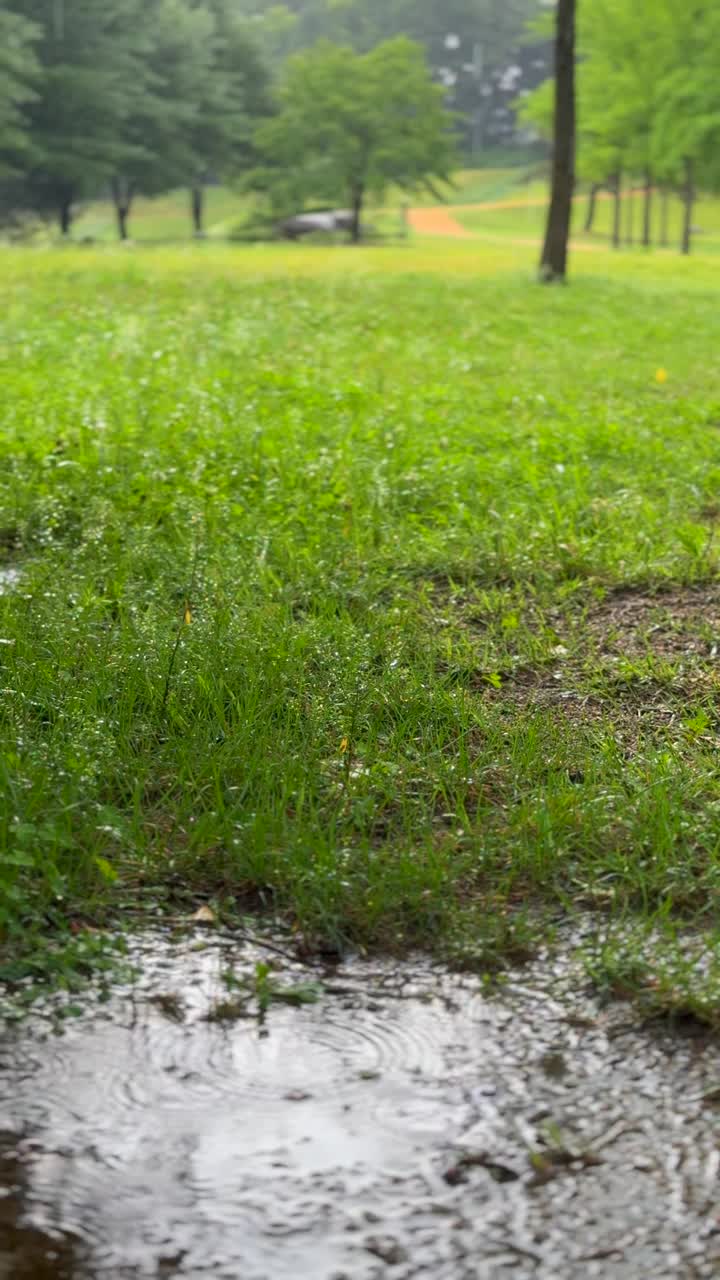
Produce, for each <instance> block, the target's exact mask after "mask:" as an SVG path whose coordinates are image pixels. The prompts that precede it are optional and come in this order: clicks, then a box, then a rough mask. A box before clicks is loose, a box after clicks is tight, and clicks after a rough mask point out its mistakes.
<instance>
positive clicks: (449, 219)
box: [408, 190, 637, 250]
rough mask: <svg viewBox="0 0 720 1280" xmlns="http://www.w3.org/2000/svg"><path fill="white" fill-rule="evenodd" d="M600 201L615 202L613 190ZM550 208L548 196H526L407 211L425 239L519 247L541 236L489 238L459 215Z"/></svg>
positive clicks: (576, 198)
mask: <svg viewBox="0 0 720 1280" xmlns="http://www.w3.org/2000/svg"><path fill="white" fill-rule="evenodd" d="M636 194H637V192H636V191H634V190H633V191H631V192H630V191H624V192H623V197H622V198H623V199H625V198H627V196H628V195H636ZM596 199H597V200H612V199H614V195H613V193H612V192H611V191H599V192H598V194H597V196H596ZM573 200H574V201H583V200H587V195H586V194H581V195H576V196H573ZM546 205H547V197H545V196H543V197H539V198H538V197H534V198H533V199H532V200H528V199H526V198H524V197H522V196H521V197H516V198H515V199H514V200H485V201H480V202H479V203H478V202H476V203H475V204H452V205H434V206H432V207H429V208H415V209H409V210H408V223H409V225H410V227H411V228H412V230H413V231H417V232H418V233H419V234H420V235H423V236H446V237H447V238H448V239H452V240H480V239H482V240H488V239H490V240H493V241H495V240H496V241H497V243H498V244H518V245H532V246H535V245H536V244H537V243H538V240H539V236H535V237H534V238H531V237H527V236H523V237H515V236H513V237H510V236H496V237H488V236H486V235H484V234H482V233H481V232H474V231H469V230H468V229H467V227H464V226H463V225H462V223H460V222H458V220H457V218H456V217H455V214H456V213H471V212H472V213H491V212H493V211H494V210H496V209H541V208H544V207H545V206H546ZM572 247H573V249H590V250H593V249H597V248H599V247H600V246H599V245H594V244H583V243H581V244H578V243H577V242H575V243H574V244H573V246H572Z"/></svg>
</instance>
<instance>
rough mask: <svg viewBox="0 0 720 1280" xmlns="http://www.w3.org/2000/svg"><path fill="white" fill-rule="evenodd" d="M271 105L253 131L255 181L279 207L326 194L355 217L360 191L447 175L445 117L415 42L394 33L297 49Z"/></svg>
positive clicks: (448, 121) (447, 120)
mask: <svg viewBox="0 0 720 1280" xmlns="http://www.w3.org/2000/svg"><path fill="white" fill-rule="evenodd" d="M279 106H280V109H279V111H278V113H277V115H276V116H274V117H273V118H272V119H271V120H269V121H268V122H267V124H265V125H264V126H262V128H261V130H260V133H259V135H258V147H259V149H260V152H261V154H262V156H263V157H264V158H265V161H266V165H267V168H266V169H265V170H264V171H263V172H261V173H260V174H259V175H258V181H259V183H260V184H261V185H268V186H269V188H270V190H271V191H273V192H274V196H275V204H276V205H278V206H280V207H282V206H283V205H285V206H286V208H285V211H286V212H291V211H292V206H290V208H288V207H287V205H288V202H289V201H290V200H291V199H292V202H293V203H297V202H300V204H301V207H302V201H303V200H305V199H309V198H315V199H325V200H328V201H332V202H334V203H347V205H348V206H349V207H350V208H351V209H352V210H353V212H354V214H355V216H356V220H359V216H360V211H361V209H362V206H363V203H364V201H365V198H366V195H368V194H372V195H374V196H376V197H380V196H382V194H383V192H384V191H385V189H386V187H387V186H388V184H389V183H391V182H393V183H395V184H397V185H398V186H401V187H405V188H408V189H412V188H414V187H417V186H419V185H420V184H422V183H426V182H428V181H429V180H431V179H432V178H433V177H435V178H439V179H441V178H447V177H448V176H449V170H450V166H451V162H452V154H453V153H452V145H451V140H450V129H451V117H450V116H449V114H448V113H447V112H446V111H445V109H444V107H443V93H442V90H441V89H440V88H439V87H438V86H437V85H435V84H433V82H432V80H431V78H430V75H429V72H428V69H427V65H426V62H425V59H424V55H423V52H422V49H421V48H420V46H419V45H416V44H414V43H413V42H412V41H410V40H407V39H405V38H403V37H398V38H397V39H395V40H389V41H386V42H385V43H384V44H381V45H378V46H377V48H375V49H373V50H372V52H370V53H366V54H362V55H358V54H355V53H353V51H352V50H351V49H349V48H343V47H341V46H338V45H332V44H329V43H321V44H319V45H317V47H316V48H314V49H311V50H309V51H308V52H307V53H301V54H297V55H296V56H295V57H294V58H292V59H291V60H290V62H289V63H288V67H287V74H286V78H285V81H284V83H283V85H282V87H281V89H280V94H279ZM356 230H357V221H356Z"/></svg>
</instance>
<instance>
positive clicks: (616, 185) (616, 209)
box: [612, 169, 622, 249]
mask: <svg viewBox="0 0 720 1280" xmlns="http://www.w3.org/2000/svg"><path fill="white" fill-rule="evenodd" d="M613 193H614V196H615V200H614V203H613V233H612V242H613V248H614V249H619V248H620V239H621V229H622V173H621V171H620V169H618V171H617V173H616V174H615V178H614V180H613Z"/></svg>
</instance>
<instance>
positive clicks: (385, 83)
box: [0, 0, 720, 251]
mask: <svg viewBox="0 0 720 1280" xmlns="http://www.w3.org/2000/svg"><path fill="white" fill-rule="evenodd" d="M577 8H578V123H577V131H578V143H579V151H578V173H579V176H580V178H581V180H582V181H583V182H584V183H586V184H587V186H588V189H589V191H590V199H589V203H588V215H587V224H586V225H587V228H588V229H590V228H591V227H592V221H593V216H594V207H595V199H596V196H597V194H598V193H599V192H601V191H603V189H604V190H606V191H608V192H610V193H612V195H614V198H615V214H614V230H613V240H614V242H615V243H616V244H620V243H621V242H622V240H624V239H625V240H627V239H638V238H639V239H640V240H641V241H642V242H643V243H645V244H649V243H650V240H651V238H652V236H653V226H654V225H657V227H658V232H657V236H658V238H659V240H660V242H661V243H665V242H666V241H667V238H668V231H667V227H668V219H667V202H668V199H669V196H670V194H671V193H678V194H679V195H680V197H681V199H682V201H683V204H684V209H685V215H684V228H683V235H682V245H683V248H684V249H685V250H686V251H687V250H688V249H689V247H690V241H691V236H692V214H693V204H694V200H695V196H696V193H697V191H698V190H699V189H712V188H714V187H715V186H716V185H717V183H718V179H719V178H720V163H719V162H718V159H717V156H718V151H719V149H718V146H717V143H718V141H719V140H720V76H718V75H717V71H716V62H717V60H718V54H717V53H716V50H717V49H718V48H720V43H719V40H718V38H719V37H720V6H718V5H717V3H714V2H713V0H633V3H632V4H629V3H628V2H627V0H578V4H577ZM550 10H551V6H549V5H548V4H546V3H545V4H544V3H543V2H542V0H446V3H444V4H443V6H442V7H441V6H438V4H437V3H436V0H287V2H286V3H285V4H277V3H274V2H273V0H112V3H109V2H108V0H0V206H1V207H2V210H4V213H5V216H6V217H7V216H9V215H11V214H14V215H16V216H18V217H24V216H26V215H27V214H31V215H34V216H36V217H37V216H39V217H42V218H45V219H54V220H55V221H56V222H57V224H58V226H59V227H60V228H61V230H62V231H63V232H64V233H66V232H67V231H68V230H69V229H70V228H71V225H72V221H73V216H74V212H75V211H76V210H77V209H78V208H79V207H80V206H81V205H82V203H83V202H84V201H87V200H89V199H93V198H97V197H98V196H99V195H104V194H110V195H111V196H112V199H113V202H114V205H115V210H116V214H117V224H118V231H119V234H120V235H121V236H122V237H125V236H126V235H127V234H128V225H129V219H130V217H131V213H132V207H133V201H134V200H135V198H136V196H137V195H139V194H144V195H153V194H158V193H160V192H163V191H167V190H170V189H174V188H178V187H182V186H185V187H186V188H187V189H188V192H189V197H190V200H189V203H190V209H191V212H192V218H193V226H194V228H195V230H196V231H197V232H200V231H202V228H203V193H204V191H205V188H206V186H207V184H208V182H210V181H223V182H230V183H232V182H235V181H238V180H239V178H240V177H241V176H242V177H243V178H244V180H245V181H246V182H248V181H252V183H253V184H254V186H255V187H256V188H258V189H260V190H262V191H263V192H265V193H267V195H268V196H269V197H270V199H271V203H272V207H273V210H274V211H275V212H276V213H278V212H283V211H284V212H286V213H289V212H292V211H293V209H295V208H298V207H302V206H303V204H304V203H305V202H306V201H308V200H309V201H324V202H328V203H332V204H335V205H338V204H342V205H344V206H347V207H348V208H349V209H350V210H352V212H353V227H354V229H355V231H357V227H358V224H359V218H360V213H361V210H362V205H363V201H364V199H365V197H366V194H368V193H371V192H372V193H374V194H378V195H380V194H381V193H382V191H383V189H384V187H385V186H386V185H387V183H388V182H390V181H393V182H399V183H401V184H403V183H404V184H405V185H407V186H408V187H412V186H413V185H416V184H418V183H419V182H421V181H425V180H428V179H432V178H433V177H434V176H443V175H445V174H446V173H447V172H448V169H449V168H450V167H451V165H452V164H453V163H454V162H455V159H457V158H463V157H464V158H465V160H466V161H472V160H475V161H477V159H478V157H482V156H483V155H484V154H486V151H487V148H488V147H490V146H497V145H498V144H499V143H503V142H506V141H508V139H511V138H513V137H515V138H516V137H517V134H516V127H517V120H518V119H519V122H520V125H521V127H522V128H523V129H524V130H525V136H526V137H533V136H534V137H540V138H549V137H550V135H551V132H552V114H553V92H552V82H551V80H550V79H549V78H548V77H549V75H550V73H551V71H552V66H551V62H552V58H551V56H550V52H549V50H550V44H549V40H550V35H551V30H550V28H551V25H552V21H551V20H552V14H551V11H550ZM543 12H544V13H545V20H544V21H543V18H542V14H543ZM536 86H539V87H536ZM449 113H452V125H450V115H449ZM451 134H452V138H451V136H450V135H451ZM451 142H452V143H453V145H451ZM453 147H454V153H455V154H453ZM638 185H641V186H642V188H643V190H644V192H645V199H644V212H643V216H642V221H641V225H638V226H634V225H633V222H632V219H633V209H634V207H635V204H636V202H635V201H626V202H624V203H623V202H622V199H621V197H622V194H623V191H624V190H627V189H628V187H635V188H636V187H637V186H638ZM654 201H657V202H658V205H659V216H655V215H654V210H653V202H654Z"/></svg>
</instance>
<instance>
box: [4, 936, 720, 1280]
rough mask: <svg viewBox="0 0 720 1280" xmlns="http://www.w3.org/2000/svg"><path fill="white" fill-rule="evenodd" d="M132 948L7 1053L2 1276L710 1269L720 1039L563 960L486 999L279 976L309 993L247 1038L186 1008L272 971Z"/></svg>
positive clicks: (475, 989)
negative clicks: (660, 1025) (589, 989)
mask: <svg viewBox="0 0 720 1280" xmlns="http://www.w3.org/2000/svg"><path fill="white" fill-rule="evenodd" d="M137 945H138V949H139V950H140V952H141V953H142V959H143V965H144V972H143V976H142V978H141V979H140V980H139V982H138V984H137V985H136V986H135V987H134V988H133V989H132V990H127V991H124V992H123V991H120V992H118V993H117V994H116V995H114V996H113V997H112V999H111V1000H110V1002H109V1003H107V1004H104V1005H98V1006H94V1007H93V1008H91V1009H89V1010H88V1012H87V1013H86V1014H84V1015H83V1017H82V1018H79V1019H78V1020H76V1021H73V1022H70V1023H68V1024H67V1026H66V1029H65V1033H64V1034H63V1035H62V1036H57V1035H55V1034H53V1033H52V1031H51V1030H49V1029H48V1025H47V1023H42V1022H41V1020H40V1019H37V1020H36V1021H35V1022H34V1023H33V1025H32V1026H28V1025H25V1026H22V1027H20V1028H19V1029H17V1030H15V1031H13V1032H11V1033H8V1034H7V1035H6V1036H5V1038H4V1039H3V1040H2V1041H0V1082H1V1083H0V1280H10V1277H12V1280H25V1278H26V1277H27V1278H30V1277H32V1280H50V1277H52V1280H91V1278H94V1277H98V1278H100V1277H102V1278H105V1277H107V1278H112V1280H124V1278H125V1277H128V1278H129V1277H142V1278H145V1277H153V1278H157V1277H198V1278H201V1277H213V1278H214V1280H340V1278H341V1277H345V1278H346V1280H385V1278H386V1277H388V1278H390V1280H410V1277H413V1278H415V1277H417V1278H418V1280H496V1278H497V1280H501V1278H502V1277H506V1276H510V1275H512V1276H513V1278H514V1280H523V1278H524V1277H528V1278H530V1277H532V1278H536V1277H542V1280H577V1277H583V1280H584V1278H585V1277H592V1276H599V1277H613V1278H615V1277H617V1278H618V1280H620V1278H622V1280H625V1278H627V1280H665V1278H666V1277H667V1280H671V1278H672V1280H680V1278H682V1277H705V1276H707V1277H710V1276H716V1275H717V1274H718V1268H719V1267H720V1217H719V1213H718V1205H719V1197H718V1171H719V1169H720V1156H719V1154H718V1151H719V1139H720V1131H719V1124H718V1117H719V1116H720V1111H718V1110H716V1109H715V1108H714V1106H713V1105H712V1099H711V1098H710V1097H708V1096H707V1095H708V1094H709V1092H710V1091H712V1090H713V1089H715V1090H717V1087H718V1085H719V1084H720V1050H719V1049H718V1047H717V1046H713V1045H711V1044H707V1043H705V1042H703V1041H701V1040H692V1039H688V1038H680V1037H672V1036H670V1035H662V1036H659V1035H657V1034H651V1033H650V1032H649V1031H648V1032H645V1033H643V1032H640V1031H638V1030H637V1028H636V1026H634V1025H633V1020H632V1019H633V1015H632V1011H631V1010H630V1009H628V1007H627V1006H622V1005H615V1006H613V1007H611V1008H609V1009H603V1008H601V1007H600V1006H599V1005H598V1004H597V1003H596V1002H595V1001H594V1000H593V999H592V998H591V997H590V996H589V995H587V993H583V991H582V990H581V988H579V987H578V982H577V978H575V979H574V983H573V982H569V981H568V961H567V960H566V961H563V960H562V959H561V960H557V959H556V960H555V961H553V962H552V963H551V962H550V961H546V962H543V963H541V964H539V965H535V966H533V968H532V969H531V970H528V971H527V972H526V973H524V974H523V975H522V976H521V977H520V978H519V979H518V981H517V982H516V983H510V984H509V986H508V989H507V990H505V991H504V992H503V994H502V995H501V996H499V997H498V996H495V997H491V996H488V995H487V994H484V993H483V990H482V987H481V985H480V983H479V982H477V981H476V980H475V979H471V978H468V977H457V976H453V975H448V974H447V973H445V972H444V971H443V970H441V969H438V968H435V967H433V966H432V965H430V964H427V963H424V962H422V961H418V962H409V963H408V964H406V965H405V966H402V967H400V968H398V967H397V966H394V965H389V964H373V963H371V964H366V963H361V962H353V963H348V964H345V965H343V966H341V967H339V968H337V969H333V970H332V972H331V973H327V972H325V973H323V974H319V973H318V971H315V970H313V971H312V972H311V973H310V974H309V973H308V971H307V970H303V971H302V972H301V973H300V971H299V970H298V972H296V973H294V974H293V973H292V972H291V971H289V970H288V969H287V968H286V969H285V972H284V973H283V974H282V975H281V977H282V979H283V980H284V981H285V980H291V979H292V978H293V977H294V978H295V980H298V977H299V976H302V977H303V979H307V978H308V977H309V976H310V977H314V978H318V977H319V978H320V980H321V981H323V982H324V984H325V990H324V992H323V994H322V995H321V997H320V999H319V1001H318V1002H317V1003H316V1004H313V1005H305V1006H302V1007H298V1008H291V1007H287V1006H285V1005H276V1004H273V1005H272V1006H271V1008H270V1011H269V1014H268V1018H267V1023H266V1025H265V1027H264V1028H261V1027H259V1026H258V1024H257V1021H256V1020H255V1019H252V1018H242V1019H240V1020H238V1021H233V1022H230V1023H217V1022H208V1021H207V1020H206V1018H207V1014H208V1012H209V1011H210V1010H212V1009H213V1008H215V1006H216V1002H217V1000H218V998H221V997H226V996H227V991H226V989H225V988H224V986H223V984H222V980H221V976H222V973H223V971H224V970H227V968H228V966H229V965H230V964H232V965H234V966H235V970H236V972H237V973H240V972H246V971H249V970H252V967H253V966H254V964H255V962H256V961H257V959H258V958H262V959H267V958H268V957H267V954H264V953H263V952H258V951H255V950H253V949H252V948H248V947H247V946H243V945H242V944H240V943H238V942H236V941H233V940H231V939H225V940H222V939H220V940H218V941H217V942H216V941H214V940H213V942H212V943H211V944H208V946H207V947H206V948H205V949H204V950H197V949H194V946H195V945H196V944H194V943H193V941H192V940H190V941H188V940H185V941H184V942H180V943H172V942H170V941H168V940H167V939H162V938H158V937H155V938H154V939H146V940H145V941H144V942H142V943H139V944H137ZM178 1001H180V1002H181V1003H182V1008H181V1007H180V1005H179V1003H178ZM180 1014H182V1015H183V1016H182V1020H178V1017H179V1015H180ZM531 1157H532V1158H531Z"/></svg>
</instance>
